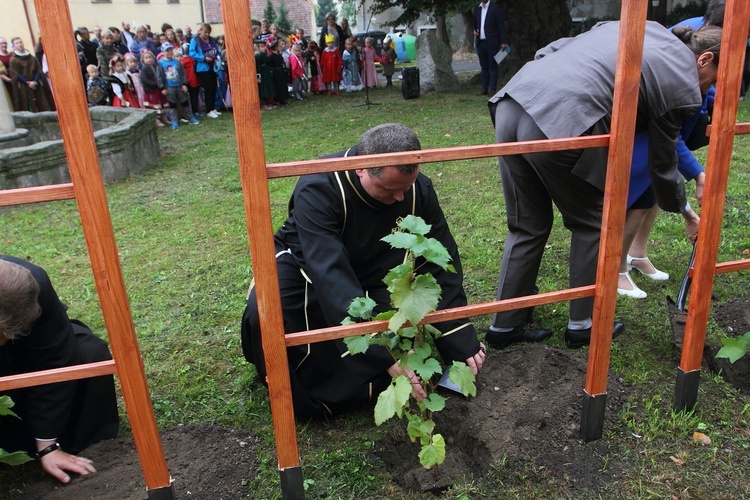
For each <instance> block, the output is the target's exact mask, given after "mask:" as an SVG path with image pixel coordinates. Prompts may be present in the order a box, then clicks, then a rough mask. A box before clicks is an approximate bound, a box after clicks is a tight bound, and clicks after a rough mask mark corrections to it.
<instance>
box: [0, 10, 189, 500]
mask: <svg viewBox="0 0 750 500" xmlns="http://www.w3.org/2000/svg"><path fill="white" fill-rule="evenodd" d="M35 5H36V12H37V17H38V19H39V27H40V30H41V32H42V36H43V37H44V39H45V40H56V41H57V42H58V43H48V44H46V45H45V54H46V55H47V62H48V64H49V68H50V77H51V78H52V82H53V87H54V89H55V103H56V105H57V114H58V118H59V122H60V131H61V132H62V138H63V145H64V147H65V153H66V155H67V158H68V168H69V170H70V178H71V180H72V183H70V184H61V185H56V186H46V187H38V188H27V189H16V190H9V191H0V206H7V205H19V204H24V203H38V202H44V201H54V200H67V199H75V200H76V203H77V205H78V213H79V216H80V218H81V226H82V228H83V235H84V238H85V239H86V246H87V249H88V253H89V259H90V261H91V270H92V271H93V273H94V281H95V283H96V291H97V293H98V295H99V301H100V303H101V308H102V315H103V316H104V324H105V326H106V328H107V333H108V337H109V343H110V347H111V349H112V357H113V358H114V360H113V361H102V362H99V363H91V364H88V365H78V366H71V367H66V368H60V369H56V370H48V371H44V372H36V373H28V374H24V375H18V376H11V377H3V378H0V390H10V389H18V388H21V387H29V386H33V385H41V384H47V383H52V382H62V381H66V380H76V379H81V378H88V377H95V376H98V375H107V374H113V373H116V374H117V375H118V377H119V379H120V385H121V387H122V395H123V399H124V400H125V408H126V410H127V414H128V418H129V420H130V425H131V428H132V430H133V439H134V441H135V446H136V449H137V450H138V455H139V457H140V459H141V467H142V469H143V475H144V478H145V480H146V488H147V490H148V497H149V498H150V499H152V500H154V499H155V500H160V499H164V500H168V499H172V498H174V491H173V489H172V485H171V479H170V477H169V470H168V469H167V462H166V460H165V458H164V451H163V450H162V446H161V440H160V438H159V432H158V429H157V427H156V418H155V416H154V410H153V406H152V404H151V398H150V396H149V393H148V386H147V384H146V375H145V372H144V367H143V360H142V359H141V354H140V350H139V348H138V339H137V338H136V335H135V328H134V326H133V319H132V316H131V314H130V306H129V304H128V297H127V294H126V293H125V283H124V281H123V277H122V271H121V269H120V260H119V257H118V254H117V246H116V243H115V235H114V231H113V229H112V222H111V219H110V215H109V207H108V206H107V197H106V193H105V191H104V182H103V180H102V175H101V169H100V167H99V157H98V155H97V151H96V143H95V142H94V130H93V127H92V125H91V118H90V116H89V110H88V104H87V102H86V94H85V90H84V89H83V86H82V85H81V71H80V64H79V62H78V53H77V52H76V50H75V40H74V39H73V32H72V29H71V26H73V23H72V21H71V18H70V11H69V10H68V5H67V2H66V1H65V0H36V1H35Z"/></svg>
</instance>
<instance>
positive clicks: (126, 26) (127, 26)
mask: <svg viewBox="0 0 750 500" xmlns="http://www.w3.org/2000/svg"><path fill="white" fill-rule="evenodd" d="M122 29H124V30H125V31H130V23H129V22H127V21H123V22H122Z"/></svg>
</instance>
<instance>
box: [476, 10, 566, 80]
mask: <svg viewBox="0 0 750 500" xmlns="http://www.w3.org/2000/svg"><path fill="white" fill-rule="evenodd" d="M497 3H498V4H499V5H500V7H501V8H502V9H503V16H504V17H505V28H506V30H507V33H508V44H509V45H510V47H511V49H512V50H511V53H510V55H509V56H508V57H507V58H506V60H505V61H503V62H502V63H501V64H500V78H501V81H506V80H508V79H509V78H510V77H511V76H512V75H513V74H515V72H516V71H518V69H519V68H520V67H521V66H523V65H524V64H525V63H526V62H528V61H531V60H532V59H533V58H534V54H535V53H536V51H537V50H539V49H540V48H542V47H544V46H546V45H547V44H549V43H550V42H553V41H555V40H557V39H558V38H562V37H565V36H569V34H570V30H571V28H572V27H573V22H572V20H571V18H570V11H569V10H568V5H567V0H526V1H523V2H519V1H517V0H498V2H497ZM464 18H465V19H466V15H464ZM472 19H473V17H472ZM470 22H471V23H473V20H472V21H470Z"/></svg>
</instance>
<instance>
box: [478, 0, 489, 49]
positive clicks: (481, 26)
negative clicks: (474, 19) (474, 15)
mask: <svg viewBox="0 0 750 500" xmlns="http://www.w3.org/2000/svg"><path fill="white" fill-rule="evenodd" d="M479 7H480V8H481V9H482V19H481V21H480V23H479V39H480V40H484V39H485V38H487V37H486V36H485V34H484V20H485V19H487V11H488V10H490V2H482V3H480V4H479Z"/></svg>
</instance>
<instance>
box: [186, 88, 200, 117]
mask: <svg viewBox="0 0 750 500" xmlns="http://www.w3.org/2000/svg"><path fill="white" fill-rule="evenodd" d="M188 94H189V95H190V108H191V109H192V110H193V114H195V113H198V112H200V95H201V88H200V87H188Z"/></svg>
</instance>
